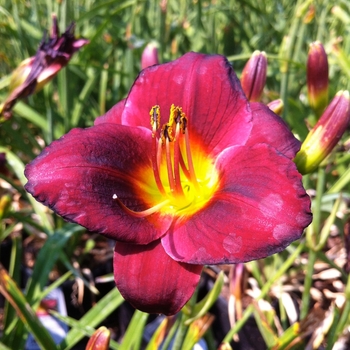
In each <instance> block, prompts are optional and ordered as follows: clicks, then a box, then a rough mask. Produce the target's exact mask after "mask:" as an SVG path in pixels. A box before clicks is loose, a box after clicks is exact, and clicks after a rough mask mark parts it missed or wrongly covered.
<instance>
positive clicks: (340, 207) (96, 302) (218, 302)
mask: <svg viewBox="0 0 350 350" xmlns="http://www.w3.org/2000/svg"><path fill="white" fill-rule="evenodd" d="M53 13H55V14H56V15H57V19H58V26H59V29H60V32H61V33H62V32H64V30H65V29H66V28H67V27H68V26H69V24H70V23H71V22H75V36H76V38H78V39H79V38H85V39H88V40H89V44H88V45H85V46H84V47H82V48H81V49H80V50H79V51H78V52H77V53H75V54H74V56H73V57H72V59H71V60H70V62H69V63H68V65H67V66H66V67H65V68H64V69H62V70H61V71H60V72H59V73H58V74H57V76H56V77H55V78H54V79H53V80H52V81H50V82H49V83H48V84H46V85H45V86H44V88H43V89H42V90H41V91H38V92H37V93H35V94H32V95H30V96H29V97H27V98H25V99H22V100H21V101H19V102H17V103H16V104H15V106H14V108H13V115H12V117H11V118H8V119H3V118H2V119H0V120H1V122H0V220H1V221H0V244H1V245H0V254H1V255H0V263H1V264H0V293H1V296H0V315H2V317H0V349H1V350H2V349H5V350H6V349H23V348H24V347H25V342H26V339H27V338H28V335H29V334H30V333H31V334H32V335H33V336H34V338H35V340H36V342H37V343H38V344H39V346H40V347H41V348H42V349H46V350H49V349H50V350H51V349H61V350H63V349H74V348H76V349H80V348H82V347H78V345H77V344H78V343H79V342H80V344H86V341H85V343H84V340H83V342H81V341H82V339H85V340H86V339H87V338H90V337H91V336H92V334H93V333H94V331H95V329H97V328H98V327H99V326H101V325H104V326H106V327H108V328H109V329H110V330H112V339H113V340H111V341H110V345H109V346H110V348H112V349H125V350H126V349H135V350H136V349H141V348H146V349H149V350H150V349H158V348H159V347H160V344H161V343H162V342H163V341H164V342H165V343H164V346H163V349H168V348H169V349H170V348H171V349H175V350H176V349H192V348H193V346H194V344H196V343H197V342H199V340H200V339H201V338H204V339H205V341H206V344H207V347H208V349H216V348H218V347H219V346H221V347H220V348H221V349H231V348H233V349H257V350H260V349H271V350H272V349H274V350H277V349H279V350H280V349H327V350H330V349H333V347H334V346H336V345H337V346H338V347H337V349H347V348H349V347H350V335H349V334H350V326H349V325H350V277H349V273H350V219H349V213H350V212H349V203H350V167H349V161H350V155H349V149H350V146H349V145H350V139H349V135H348V131H346V132H345V133H344V135H343V137H342V138H341V139H340V141H339V142H338V144H337V145H336V146H335V148H334V149H333V151H332V153H330V154H329V155H328V157H327V158H326V159H325V160H323V162H322V163H321V164H320V165H319V166H318V167H317V169H316V170H315V171H313V172H311V173H308V174H306V175H305V176H304V177H303V182H304V187H305V189H306V190H307V193H308V194H309V195H310V197H311V199H312V212H313V217H314V219H313V222H312V224H311V225H310V226H309V227H308V228H307V229H306V232H305V234H304V236H303V238H302V239H301V240H300V241H297V242H294V243H293V244H292V245H290V246H289V247H288V248H287V249H286V250H285V251H283V252H281V253H279V254H275V255H273V256H271V257H268V258H266V259H262V260H259V261H252V262H249V263H246V264H244V265H240V264H238V265H236V266H229V265H227V266H219V267H217V266H207V267H205V269H204V272H203V275H202V279H203V281H202V283H201V284H200V288H199V291H197V292H198V293H195V295H196V296H198V299H197V300H196V299H195V297H194V298H192V299H191V300H190V302H189V303H188V304H186V306H185V307H184V309H183V310H182V311H181V312H180V314H179V316H178V317H177V318H176V319H175V318H173V317H167V318H164V320H163V321H162V322H161V323H160V325H159V327H158V328H157V329H156V331H155V333H153V337H152V338H151V340H149V339H148V340H146V338H145V336H144V335H143V334H144V329H145V326H146V324H147V323H149V322H151V321H152V320H153V318H154V316H149V315H147V314H145V313H142V312H140V311H136V312H135V313H133V314H132V312H131V311H130V310H131V308H130V307H129V306H127V305H125V303H124V300H123V298H122V296H121V295H120V293H119V292H118V290H117V289H116V288H115V287H114V282H113V277H112V272H113V271H112V256H113V244H112V245H111V244H110V242H109V241H108V240H107V239H105V238H103V237H100V236H98V235H96V234H92V233H88V232H87V231H86V230H85V229H84V228H82V227H80V226H78V225H73V224H68V223H66V222H65V221H64V220H63V219H62V218H60V217H58V216H56V215H55V214H53V213H52V212H51V211H50V210H49V209H47V208H46V207H44V206H42V205H41V204H39V203H38V202H36V201H35V200H34V199H33V198H32V197H31V196H30V195H29V194H27V193H26V192H25V190H24V188H23V186H24V184H25V183H26V179H25V177H24V174H23V171H24V167H25V165H26V164H27V163H29V162H30V161H31V160H33V159H34V158H35V157H36V156H37V155H38V154H39V153H40V151H41V150H42V149H43V148H44V147H45V146H46V145H48V144H50V143H51V142H52V141H53V140H56V139H58V138H59V137H61V136H62V135H63V134H65V133H66V132H68V131H69V130H71V129H72V128H74V127H89V126H91V125H93V122H94V120H95V118H96V117H97V116H100V115H103V114H104V113H105V112H106V111H108V110H109V109H110V108H111V107H112V106H113V105H115V104H116V103H117V102H118V101H120V100H121V99H123V98H125V97H126V96H127V94H128V92H129V90H130V88H131V86H132V84H133V82H134V80H135V78H136V77H137V76H138V74H139V72H140V70H141V55H142V52H143V49H144V48H145V46H146V45H147V44H148V43H150V42H153V43H155V45H156V46H157V47H158V54H159V61H160V63H165V62H169V61H171V60H174V59H176V58H178V57H180V56H181V55H183V54H185V53H186V52H189V51H196V52H201V53H208V54H215V53H217V54H222V55H225V56H226V57H227V58H228V60H229V61H230V62H231V63H232V65H233V68H234V70H235V71H236V73H237V75H238V76H239V77H240V76H241V72H242V69H243V67H244V65H245V64H246V62H247V60H248V59H249V57H250V56H251V54H252V53H253V52H254V51H255V50H260V51H265V52H266V55H267V59H268V70H267V81H266V86H265V88H264V92H263V96H262V102H263V103H265V104H267V103H269V102H270V101H272V100H275V99H278V98H281V99H282V100H283V103H284V110H283V113H282V116H281V118H283V119H284V120H285V121H286V122H287V123H288V125H289V127H290V129H291V130H292V132H293V133H294V134H295V135H296V137H297V138H298V139H300V141H304V140H305V138H306V136H307V135H308V133H309V129H310V128H311V127H313V126H314V125H315V123H316V121H317V118H318V116H317V115H316V114H315V113H314V112H313V110H312V109H311V107H310V105H309V102H308V98H307V81H306V62H307V57H308V51H309V44H310V43H312V42H314V41H320V42H321V43H322V44H323V45H324V48H325V51H326V53H327V55H328V62H329V97H330V99H329V100H331V99H332V98H333V97H334V96H335V94H336V92H337V91H339V90H349V89H350V80H349V77H350V3H349V1H348V0H338V1H335V0H317V1H316V0H308V1H301V0H299V1H290V0H281V1H274V0H266V1H252V0H207V1H204V0H179V1H176V0H126V1H121V0H108V1H103V0H69V1H67V0H62V1H59V0H31V1H24V0H16V1H13V0H1V1H0V38H1V39H0V42H1V45H0V108H1V103H3V102H4V101H5V100H6V98H7V96H8V95H9V91H10V80H11V74H12V72H13V71H14V70H15V69H16V67H17V66H18V65H19V64H20V63H21V62H22V61H23V60H24V59H26V58H28V57H31V56H34V55H35V53H36V51H37V49H38V47H39V44H40V42H41V40H42V38H43V34H44V32H45V31H48V30H50V28H51V25H52V14H53ZM48 34H49V33H48ZM281 191H282V194H283V189H281ZM56 288H60V289H61V290H63V291H64V293H65V295H66V304H67V307H68V315H62V314H60V313H58V312H56V311H52V310H51V311H50V313H51V314H52V315H54V316H55V317H56V319H59V320H60V321H61V322H62V323H63V324H66V325H67V326H69V329H70V330H69V331H68V333H67V335H66V337H65V338H64V339H63V340H62V342H61V343H60V344H55V341H54V339H53V338H52V335H50V333H49V332H48V330H47V329H46V328H45V327H44V326H43V324H42V323H41V322H40V316H39V315H40V312H39V311H40V310H41V308H42V303H41V301H42V300H43V298H44V297H45V296H46V295H47V294H48V293H49V292H50V291H52V290H54V289H56ZM132 311H133V310H132ZM85 337H87V338H85ZM170 344H171V345H170ZM220 344H221V345H220ZM342 344H343V345H342ZM344 344H347V345H344ZM80 346H84V345H80ZM341 346H343V347H341ZM90 349H93V347H90ZM106 349H107V347H106Z"/></svg>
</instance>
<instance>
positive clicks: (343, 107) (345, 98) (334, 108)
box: [295, 91, 350, 174]
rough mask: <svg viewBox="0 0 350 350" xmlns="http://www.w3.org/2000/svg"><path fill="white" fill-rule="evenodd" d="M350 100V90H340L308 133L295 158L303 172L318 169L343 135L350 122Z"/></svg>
mask: <svg viewBox="0 0 350 350" xmlns="http://www.w3.org/2000/svg"><path fill="white" fill-rule="evenodd" d="M349 101H350V100H349V92H348V91H339V92H338V93H337V94H336V95H335V97H334V99H333V100H332V102H331V103H330V104H329V106H328V107H327V108H326V110H325V111H324V113H323V114H322V116H321V118H320V120H319V121H318V122H317V124H316V125H315V127H314V128H313V129H312V130H311V131H310V132H309V134H308V135H307V137H306V139H305V141H304V142H303V144H302V145H301V149H300V151H299V153H298V154H297V156H296V158H295V163H296V165H297V167H298V170H299V171H300V172H301V173H302V174H307V173H310V172H312V171H314V170H315V169H317V167H318V166H319V164H320V163H321V162H322V161H323V160H324V159H325V158H326V157H327V156H328V154H329V153H330V152H331V151H332V149H333V148H334V146H335V145H336V144H337V143H338V141H339V140H340V138H341V137H342V135H343V133H344V132H345V130H346V128H347V127H348V126H349V122H350V103H349Z"/></svg>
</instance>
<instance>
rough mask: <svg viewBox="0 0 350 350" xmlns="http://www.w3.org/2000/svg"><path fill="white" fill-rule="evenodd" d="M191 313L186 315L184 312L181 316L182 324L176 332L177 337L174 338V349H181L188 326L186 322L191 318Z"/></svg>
mask: <svg viewBox="0 0 350 350" xmlns="http://www.w3.org/2000/svg"><path fill="white" fill-rule="evenodd" d="M189 318H190V317H189V315H185V314H184V313H183V312H182V313H181V316H180V325H179V328H178V329H177V332H176V337H175V340H174V345H173V347H172V350H181V349H182V345H183V342H184V340H185V337H186V334H187V330H188V326H186V325H185V322H186V321H187V320H188V319H189Z"/></svg>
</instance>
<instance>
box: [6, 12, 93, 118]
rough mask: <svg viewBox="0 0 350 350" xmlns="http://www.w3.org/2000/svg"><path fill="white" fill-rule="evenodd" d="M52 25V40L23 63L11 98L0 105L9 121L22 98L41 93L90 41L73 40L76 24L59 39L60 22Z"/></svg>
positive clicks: (53, 17)
mask: <svg viewBox="0 0 350 350" xmlns="http://www.w3.org/2000/svg"><path fill="white" fill-rule="evenodd" d="M52 20H53V25H52V29H51V34H50V37H49V39H48V40H47V41H46V34H44V38H43V40H42V42H41V44H40V46H39V48H38V51H37V52H36V54H35V56H33V57H29V58H27V59H26V60H24V61H23V62H22V63H21V64H20V65H19V66H18V67H17V68H16V70H15V71H14V72H13V74H12V77H11V82H10V95H9V96H8V98H7V99H6V100H5V102H4V103H3V104H2V105H0V116H1V115H3V116H4V117H5V119H8V118H10V117H11V115H12V108H13V106H14V105H15V103H16V102H17V100H18V99H20V98H25V97H27V96H29V95H31V94H33V93H34V92H37V91H39V90H41V89H42V88H43V87H44V85H45V84H47V83H48V82H49V81H50V80H51V79H52V78H53V77H54V76H55V75H56V74H57V73H58V72H59V71H60V70H61V69H62V68H63V67H65V66H66V65H67V63H68V62H69V60H70V59H71V58H72V56H73V54H74V53H75V52H76V51H78V50H79V49H80V48H81V47H82V46H84V45H86V44H87V43H88V42H89V41H88V40H86V39H76V38H75V37H74V23H72V24H71V25H70V26H69V27H68V28H67V30H66V31H65V32H64V33H63V34H62V36H60V34H59V30H58V25H57V18H56V16H55V15H53V16H52Z"/></svg>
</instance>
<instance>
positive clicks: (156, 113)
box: [149, 105, 160, 131]
mask: <svg viewBox="0 0 350 350" xmlns="http://www.w3.org/2000/svg"><path fill="white" fill-rule="evenodd" d="M149 115H150V116H151V118H150V121H151V126H152V130H154V131H155V130H157V129H158V128H159V126H160V107H159V105H155V106H153V107H152V108H151V110H150V112H149Z"/></svg>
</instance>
